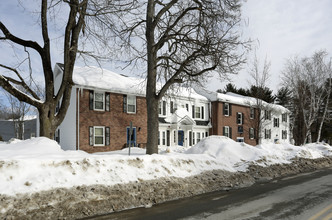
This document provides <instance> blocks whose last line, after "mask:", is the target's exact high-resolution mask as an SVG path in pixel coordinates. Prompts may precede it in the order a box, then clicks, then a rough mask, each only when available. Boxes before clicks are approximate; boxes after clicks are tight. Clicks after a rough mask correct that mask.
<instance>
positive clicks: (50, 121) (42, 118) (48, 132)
mask: <svg viewBox="0 0 332 220" xmlns="http://www.w3.org/2000/svg"><path fill="white" fill-rule="evenodd" d="M54 122H55V120H54V113H52V111H50V110H48V109H47V108H44V107H43V108H42V109H39V129H40V132H39V135H40V136H41V137H47V138H50V139H54V133H55V130H56V128H57V126H55V124H54Z"/></svg>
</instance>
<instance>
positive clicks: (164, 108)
mask: <svg viewBox="0 0 332 220" xmlns="http://www.w3.org/2000/svg"><path fill="white" fill-rule="evenodd" d="M163 115H166V101H163Z"/></svg>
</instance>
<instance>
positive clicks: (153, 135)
mask: <svg viewBox="0 0 332 220" xmlns="http://www.w3.org/2000/svg"><path fill="white" fill-rule="evenodd" d="M154 4H155V3H154V1H153V0H149V1H148V6H147V13H146V20H147V21H146V41H147V65H148V66H147V72H148V77H147V84H146V100H147V105H146V107H147V113H148V122H147V125H148V141H147V146H146V153H147V154H157V153H158V132H159V123H158V104H159V97H158V96H157V94H156V92H157V91H156V83H157V80H156V79H157V70H156V66H157V60H156V57H157V54H156V50H155V48H154V26H153V17H154V13H155V8H154V7H155V5H154Z"/></svg>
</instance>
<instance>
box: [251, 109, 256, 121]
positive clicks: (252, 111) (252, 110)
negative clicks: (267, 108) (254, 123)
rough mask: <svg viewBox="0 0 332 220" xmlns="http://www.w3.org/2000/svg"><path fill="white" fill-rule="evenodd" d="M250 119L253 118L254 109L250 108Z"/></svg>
mask: <svg viewBox="0 0 332 220" xmlns="http://www.w3.org/2000/svg"><path fill="white" fill-rule="evenodd" d="M250 119H255V109H254V108H250Z"/></svg>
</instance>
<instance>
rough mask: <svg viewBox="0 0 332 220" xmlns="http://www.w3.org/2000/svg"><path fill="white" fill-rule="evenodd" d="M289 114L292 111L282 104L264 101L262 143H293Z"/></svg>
mask: <svg viewBox="0 0 332 220" xmlns="http://www.w3.org/2000/svg"><path fill="white" fill-rule="evenodd" d="M289 114H290V111H289V110H288V109H287V108H285V107H283V106H281V105H276V104H269V103H265V102H264V108H263V110H262V115H261V124H262V129H261V134H260V138H261V142H260V143H262V144H266V143H271V142H273V143H291V142H292V141H291V140H292V135H291V131H290V123H289Z"/></svg>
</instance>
